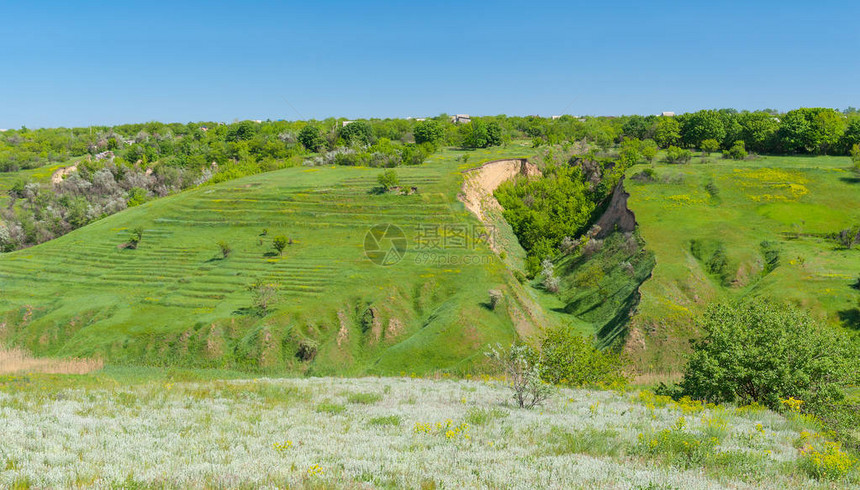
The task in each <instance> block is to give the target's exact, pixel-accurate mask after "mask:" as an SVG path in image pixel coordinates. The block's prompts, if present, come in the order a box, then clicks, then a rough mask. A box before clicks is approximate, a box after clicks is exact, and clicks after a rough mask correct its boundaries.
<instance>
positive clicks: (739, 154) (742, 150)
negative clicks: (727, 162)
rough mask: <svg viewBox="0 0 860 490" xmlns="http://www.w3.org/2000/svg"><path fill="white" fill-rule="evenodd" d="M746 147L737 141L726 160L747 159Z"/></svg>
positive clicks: (727, 154) (726, 155)
mask: <svg viewBox="0 0 860 490" xmlns="http://www.w3.org/2000/svg"><path fill="white" fill-rule="evenodd" d="M747 155H748V154H747V150H746V146H745V145H744V142H743V141H735V144H734V145H732V147H731V148H729V150H728V151H727V152H726V153H725V155H724V157H725V158H731V159H732V160H743V159H744V158H746V157H747Z"/></svg>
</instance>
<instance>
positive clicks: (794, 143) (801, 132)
mask: <svg viewBox="0 0 860 490" xmlns="http://www.w3.org/2000/svg"><path fill="white" fill-rule="evenodd" d="M844 132H845V119H844V116H843V115H842V114H841V113H839V112H837V111H835V110H833V109H825V108H820V107H816V108H801V109H795V110H793V111H789V112H787V113H786V114H785V115H784V116H783V117H782V121H781V123H780V127H779V132H778V135H777V137H778V139H779V145H780V147H781V148H782V150H783V151H785V152H787V153H827V152H828V151H830V149H831V148H833V147H834V146H835V145H837V143H838V142H839V140H840V138H841V137H842V134H843V133H844Z"/></svg>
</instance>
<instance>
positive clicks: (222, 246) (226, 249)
mask: <svg viewBox="0 0 860 490" xmlns="http://www.w3.org/2000/svg"><path fill="white" fill-rule="evenodd" d="M218 250H219V251H220V252H221V258H224V259H226V258H227V257H229V256H230V254H231V253H233V249H232V248H231V247H230V244H229V243H227V242H226V241H225V240H218Z"/></svg>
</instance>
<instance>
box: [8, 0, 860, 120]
mask: <svg viewBox="0 0 860 490" xmlns="http://www.w3.org/2000/svg"><path fill="white" fill-rule="evenodd" d="M15 3H16V4H15V5H12V2H6V1H3V2H2V3H0V52H2V56H0V128H10V127H11V128H17V127H20V126H22V125H26V126H28V127H45V126H60V125H62V126H80V125H89V124H117V123H124V122H143V121H150V120H159V121H165V122H174V121H179V122H187V121H199V120H216V121H230V120H233V119H234V118H239V119H267V118H271V119H280V118H286V119H299V118H312V117H313V118H324V117H327V116H343V117H350V118H351V117H405V116H424V115H436V114H439V113H442V112H447V113H470V114H511V115H525V114H541V115H545V116H546V115H552V114H560V113H568V114H592V115H618V114H632V113H640V114H650V113H657V112H660V111H664V110H668V111H676V112H684V111H688V110H696V109H700V108H712V107H735V108H739V109H760V108H766V107H772V108H776V109H783V110H786V109H791V108H795V107H799V106H828V107H837V108H844V107H846V106H849V105H853V106H860V49H858V48H860V28H858V27H857V21H858V18H860V2H857V1H856V0H852V1H830V0H816V1H814V2H813V1H794V0H782V1H771V0H765V1H753V0H749V1H745V2H740V1H738V2H728V1H724V2H720V1H709V2H699V1H696V0H688V1H675V2H668V1H644V0H638V1H623V0H621V1H615V2H600V1H594V0H591V1H587V2H579V1H562V2H534V1H532V2H528V1H518V2H492V1H474V2H472V1H462V0H461V1H451V2H421V3H420V4H419V2H414V1H390V2H383V1H365V2H356V1H343V2H341V1H328V2H326V1H321V2H315V1H307V0H305V1H303V2H274V1H272V2H253V1H249V2H231V3H226V2H218V1H207V2H203V1H201V2H181V1H177V2H160V1H147V2H118V1H109V2H86V1H80V2H68V1H56V2H49V1H28V2H15Z"/></svg>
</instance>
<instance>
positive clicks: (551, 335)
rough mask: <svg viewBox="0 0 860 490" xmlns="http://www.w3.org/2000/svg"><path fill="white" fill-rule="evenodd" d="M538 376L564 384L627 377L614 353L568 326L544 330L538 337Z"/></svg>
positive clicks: (615, 380) (615, 381) (613, 381)
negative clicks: (606, 350) (604, 349)
mask: <svg viewBox="0 0 860 490" xmlns="http://www.w3.org/2000/svg"><path fill="white" fill-rule="evenodd" d="M540 348H541V361H542V362H541V366H542V371H541V376H542V378H543V380H544V381H546V382H548V383H552V384H560V385H567V386H582V385H584V384H586V383H594V384H607V385H610V384H619V383H621V384H623V383H626V381H627V379H626V376H625V374H624V372H623V370H622V363H621V358H620V357H619V356H618V355H617V354H613V353H610V352H603V351H601V350H599V349H597V348H596V347H595V346H594V343H593V342H592V341H591V339H588V338H586V337H584V336H582V335H580V334H579V333H578V332H576V331H574V330H573V329H572V328H570V327H555V328H552V329H549V330H547V331H546V332H545V333H544V335H543V338H542V339H541V344H540Z"/></svg>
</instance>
